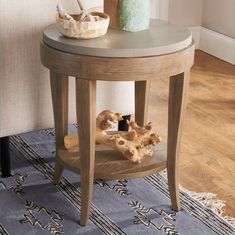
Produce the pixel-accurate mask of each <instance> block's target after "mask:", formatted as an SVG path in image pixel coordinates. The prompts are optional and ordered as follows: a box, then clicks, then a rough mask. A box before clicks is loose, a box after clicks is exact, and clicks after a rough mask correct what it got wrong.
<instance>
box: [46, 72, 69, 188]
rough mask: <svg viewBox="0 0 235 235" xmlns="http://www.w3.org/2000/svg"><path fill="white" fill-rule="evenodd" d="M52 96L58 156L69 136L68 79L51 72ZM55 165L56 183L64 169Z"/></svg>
mask: <svg viewBox="0 0 235 235" xmlns="http://www.w3.org/2000/svg"><path fill="white" fill-rule="evenodd" d="M50 81H51V96H52V104H53V112H54V124H55V134H56V135H55V136H56V155H57V153H58V149H59V148H60V147H63V146H64V136H66V135H67V134H68V77H67V76H64V75H61V74H58V73H55V72H53V71H50ZM57 158H58V156H56V165H55V174H54V183H55V184H57V183H59V181H60V178H61V175H62V172H63V167H62V166H61V165H60V163H59V162H58V160H57Z"/></svg>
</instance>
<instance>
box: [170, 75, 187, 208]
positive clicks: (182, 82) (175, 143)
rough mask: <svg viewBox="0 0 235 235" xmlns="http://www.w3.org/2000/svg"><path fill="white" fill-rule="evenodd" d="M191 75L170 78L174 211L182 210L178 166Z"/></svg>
mask: <svg viewBox="0 0 235 235" xmlns="http://www.w3.org/2000/svg"><path fill="white" fill-rule="evenodd" d="M189 73H190V72H185V73H182V74H178V75H176V76H172V77H170V85H169V102H168V135H167V136H168V138H167V176H168V185H169V191H170V196H171V203H172V208H173V210H176V211H179V210H180V202H179V182H178V175H179V173H178V165H179V152H180V142H181V134H182V131H181V129H182V128H181V127H182V118H183V114H184V110H185V106H186V98H187V90H188V84H189Z"/></svg>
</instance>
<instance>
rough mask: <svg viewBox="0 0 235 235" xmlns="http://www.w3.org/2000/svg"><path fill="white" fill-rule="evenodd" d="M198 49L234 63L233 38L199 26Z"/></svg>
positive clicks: (234, 46)
mask: <svg viewBox="0 0 235 235" xmlns="http://www.w3.org/2000/svg"><path fill="white" fill-rule="evenodd" d="M199 49H200V50H202V51H205V52H207V53H208V54H211V55H213V56H216V57H218V58H220V59H222V60H225V61H227V62H229V63H231V64H235V39H233V38H230V37H228V36H225V35H223V34H220V33H217V32H215V31H212V30H209V29H207V28H204V27H201V34H200V43H199Z"/></svg>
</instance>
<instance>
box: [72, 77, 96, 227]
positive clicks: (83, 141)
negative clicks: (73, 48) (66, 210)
mask: <svg viewBox="0 0 235 235" xmlns="http://www.w3.org/2000/svg"><path fill="white" fill-rule="evenodd" d="M76 96H77V101H76V104H77V119H78V135H79V154H80V159H81V170H80V174H81V218H80V224H81V225H86V224H87V222H88V219H89V213H90V207H91V200H92V191H93V180H94V161H95V130H96V81H95V80H83V79H80V78H77V79H76Z"/></svg>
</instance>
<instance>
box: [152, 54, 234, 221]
mask: <svg viewBox="0 0 235 235" xmlns="http://www.w3.org/2000/svg"><path fill="white" fill-rule="evenodd" d="M156 90H158V92H156ZM234 91H235V66H233V65H231V64H229V63H226V62H224V61H221V60H219V59H217V58H215V57H213V56H210V55H208V54H206V53H204V52H202V51H196V55H195V65H194V66H193V68H192V70H191V78H190V86H189V97H188V106H187V112H186V115H185V120H184V131H183V136H182V142H181V151H180V162H179V170H180V175H179V181H180V184H182V185H183V186H184V187H185V188H187V189H188V190H191V191H195V192H212V193H215V194H217V197H218V198H219V199H221V200H225V201H226V204H227V205H226V207H225V212H226V213H227V214H228V215H230V216H233V217H235V204H234V201H235V194H234V192H235V185H234V178H235V175H234V174H235V151H234V150H235V142H234V138H235V125H234V119H235V92H234ZM167 100H168V81H167V77H163V78H161V79H160V80H154V81H152V83H151V89H150V98H149V104H150V106H149V110H151V111H149V113H148V116H149V118H148V121H152V122H153V126H154V127H155V128H156V132H157V133H159V134H160V136H161V137H162V138H163V140H164V139H166V138H167V134H166V131H167V122H166V120H167V109H166V106H167ZM156 106H157V107H158V108H157V109H155V107H156Z"/></svg>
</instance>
